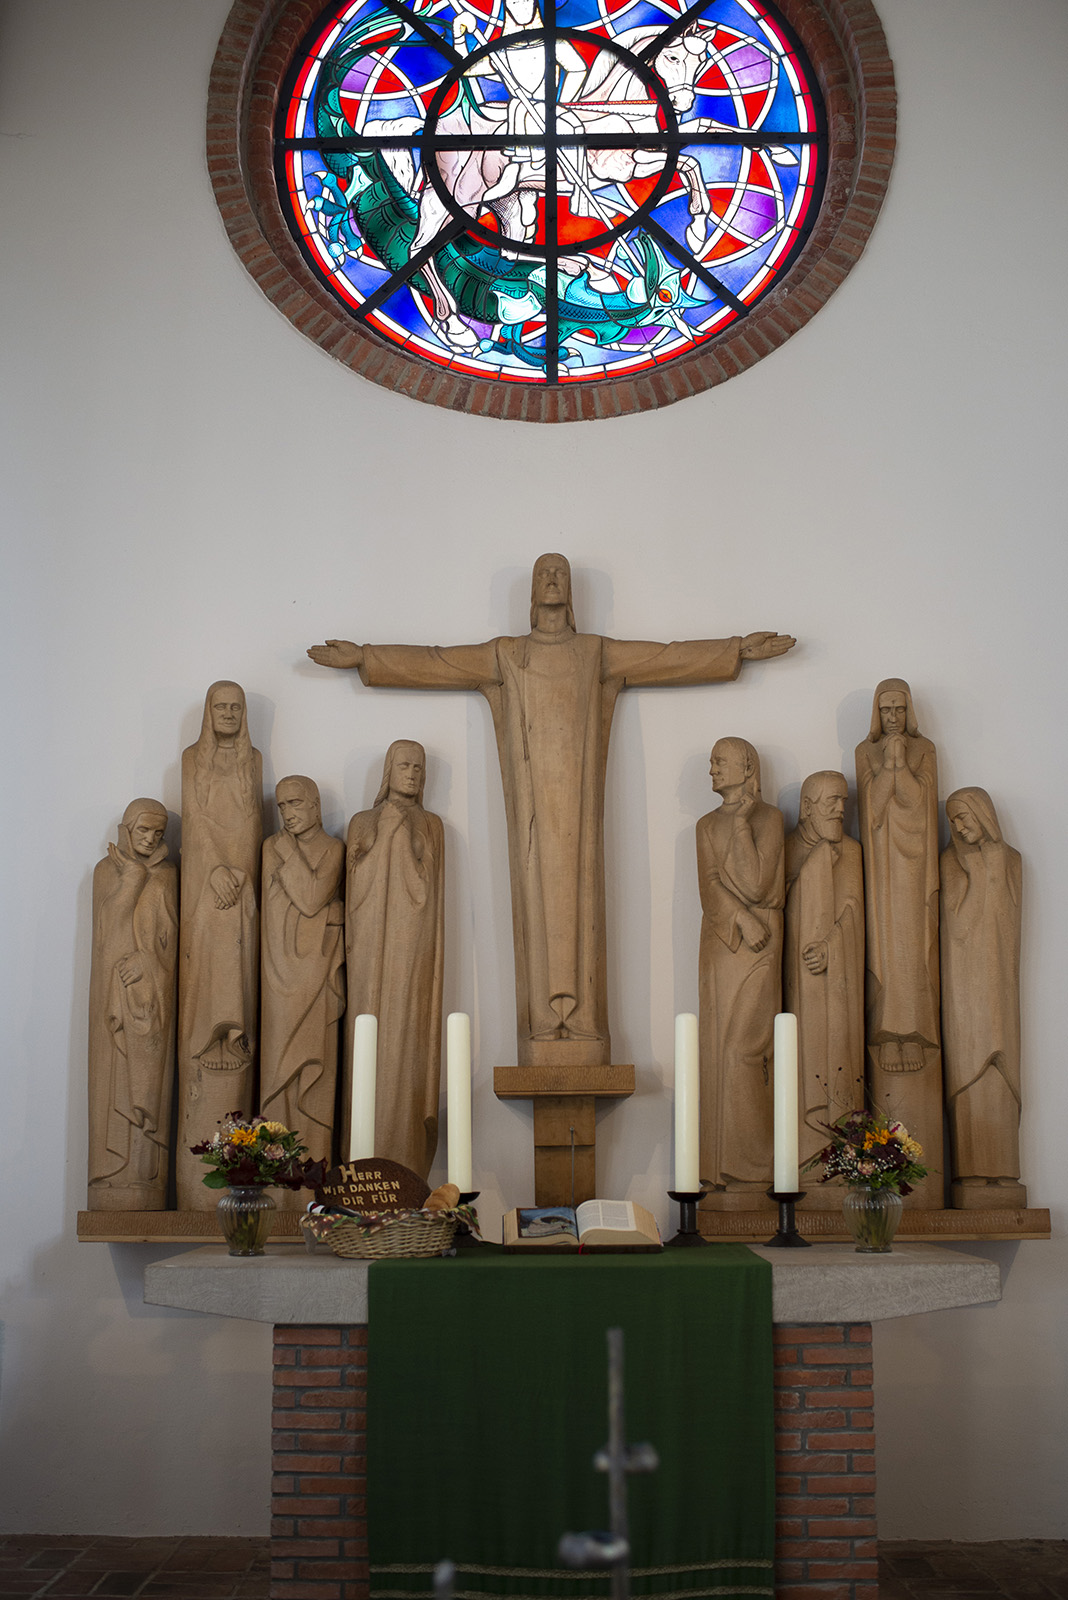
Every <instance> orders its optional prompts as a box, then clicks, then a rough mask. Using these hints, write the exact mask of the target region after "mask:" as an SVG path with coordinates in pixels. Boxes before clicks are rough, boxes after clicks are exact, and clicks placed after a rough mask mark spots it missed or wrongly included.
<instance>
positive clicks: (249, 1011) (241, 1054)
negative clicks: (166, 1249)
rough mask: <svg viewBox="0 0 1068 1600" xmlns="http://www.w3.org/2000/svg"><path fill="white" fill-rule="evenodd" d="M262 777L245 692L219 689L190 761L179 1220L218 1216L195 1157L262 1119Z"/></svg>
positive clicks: (185, 787)
mask: <svg viewBox="0 0 1068 1600" xmlns="http://www.w3.org/2000/svg"><path fill="white" fill-rule="evenodd" d="M262 839H263V766H262V762H261V759H260V753H259V751H258V750H254V749H253V748H252V743H251V741H250V739H249V733H248V720H247V713H246V708H245V691H244V690H243V689H242V688H241V686H240V684H237V683H230V682H229V681H227V680H223V681H221V682H219V683H213V684H212V686H211V688H210V689H209V690H208V693H207V696H206V698H205V701H204V718H203V723H202V725H201V730H200V738H199V739H198V740H197V742H196V744H193V745H190V746H189V748H188V749H187V750H185V751H183V753H182V879H181V883H182V928H181V958H180V962H179V978H178V1104H179V1132H178V1149H177V1157H176V1163H175V1165H176V1173H177V1182H178V1206H179V1209H180V1210H191V1211H212V1210H214V1208H215V1203H216V1196H215V1195H214V1193H213V1191H212V1190H210V1189H206V1188H205V1187H204V1184H203V1181H202V1180H203V1177H204V1165H203V1163H202V1162H201V1161H200V1160H199V1158H198V1157H197V1156H194V1155H191V1154H190V1152H189V1147H190V1145H193V1144H197V1143H199V1142H201V1141H202V1140H204V1139H210V1138H211V1136H212V1134H213V1133H214V1132H215V1128H216V1124H217V1123H218V1122H220V1121H221V1120H222V1119H223V1118H224V1117H225V1116H226V1114H227V1113H228V1112H231V1111H239V1112H241V1113H242V1115H245V1116H248V1115H250V1114H251V1111H252V1094H253V1067H254V1062H255V1055H256V1031H257V1030H256V1014H257V1004H258V997H259V967H260V959H259V877H260V845H261V843H262Z"/></svg>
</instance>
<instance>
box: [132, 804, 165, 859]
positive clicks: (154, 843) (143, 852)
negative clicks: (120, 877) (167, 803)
mask: <svg viewBox="0 0 1068 1600" xmlns="http://www.w3.org/2000/svg"><path fill="white" fill-rule="evenodd" d="M166 826H167V824H166V821H165V819H164V818H163V817H161V816H159V815H158V814H157V813H156V812H155V811H142V812H141V814H140V816H139V817H138V818H137V821H136V822H135V823H134V825H133V827H132V828H131V829H130V847H131V849H132V850H133V853H134V855H135V856H145V857H146V858H147V857H148V856H151V855H154V854H155V852H156V851H157V850H158V849H159V846H160V840H161V839H162V838H163V833H164V830H165V828H166Z"/></svg>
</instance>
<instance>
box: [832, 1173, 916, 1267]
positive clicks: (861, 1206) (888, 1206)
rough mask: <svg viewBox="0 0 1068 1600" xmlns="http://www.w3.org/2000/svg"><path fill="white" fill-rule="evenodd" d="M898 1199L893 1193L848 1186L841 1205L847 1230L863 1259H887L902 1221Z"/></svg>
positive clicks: (863, 1184)
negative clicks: (871, 1256) (867, 1256)
mask: <svg viewBox="0 0 1068 1600" xmlns="http://www.w3.org/2000/svg"><path fill="white" fill-rule="evenodd" d="M901 1210H902V1206H901V1196H900V1195H899V1194H898V1192H897V1190H896V1189H873V1188H871V1186H870V1185H869V1184H866V1183H856V1184H851V1185H850V1186H849V1188H848V1189H847V1190H846V1194H845V1199H844V1200H843V1201H842V1212H843V1214H844V1216H845V1222H846V1227H847V1228H848V1229H849V1231H850V1233H851V1234H852V1235H853V1238H854V1239H855V1240H856V1248H857V1249H858V1250H859V1251H860V1252H861V1253H862V1254H864V1255H888V1254H889V1253H890V1250H891V1249H892V1248H893V1240H894V1234H895V1233H896V1232H897V1225H898V1223H899V1222H900V1221H901Z"/></svg>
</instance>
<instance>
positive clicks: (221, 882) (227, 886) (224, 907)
mask: <svg viewBox="0 0 1068 1600" xmlns="http://www.w3.org/2000/svg"><path fill="white" fill-rule="evenodd" d="M242 876H243V874H242ZM208 881H209V883H210V884H211V887H212V892H213V894H214V895H215V905H216V907H217V908H218V910H219V911H229V909H230V907H231V906H236V904H237V902H238V900H239V899H240V898H241V878H240V877H238V875H237V874H236V873H235V872H233V871H231V869H230V868H229V867H216V868H215V869H214V870H213V872H212V874H211V877H210V878H209V880H208Z"/></svg>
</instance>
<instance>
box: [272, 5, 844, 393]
mask: <svg viewBox="0 0 1068 1600" xmlns="http://www.w3.org/2000/svg"><path fill="white" fill-rule="evenodd" d="M824 143H825V132H824V116H823V108H822V102H821V99H820V96H819V93H818V90H817V88H816V83H815V75H814V73H813V71H812V69H811V67H810V66H809V64H808V62H807V61H806V59H805V57H804V55H803V53H802V51H801V49H800V47H799V45H798V44H797V42H796V41H795V40H794V39H793V37H792V36H791V34H790V32H789V30H788V29H787V27H786V24H785V23H784V21H783V20H782V19H781V18H780V17H779V16H778V15H777V14H776V13H775V11H774V10H773V9H772V8H771V7H770V6H769V5H765V4H758V3H757V0H705V3H703V4H702V3H700V0H699V3H698V4H696V5H690V6H688V7H687V6H686V5H685V4H683V3H680V0H555V4H554V3H553V0H412V3H411V4H408V3H405V0H349V3H347V4H335V5H333V6H331V7H330V8H329V9H328V10H327V11H326V12H324V13H323V15H322V16H321V17H320V18H319V20H318V22H317V23H316V25H315V27H314V28H313V29H312V31H311V33H310V34H309V36H308V37H307V38H306V39H305V41H304V44H303V45H302V46H301V48H300V49H299V50H298V52H297V55H296V58H295V61H294V65H293V68H292V70H291V73H290V77H289V81H288V83H287V86H286V89H285V91H284V93H283V96H282V99H281V102H280V104H279V108H278V112H277V117H276V125H275V149H276V168H277V179H278V187H279V195H280V200H281V204H282V208H283V211H284V213H285V215H286V218H287V221H288V222H289V225H290V228H291V230H292V231H293V234H294V236H295V238H296V239H297V241H298V242H299V245H300V248H301V250H302V252H303V254H304V257H305V259H306V261H307V263H308V265H309V266H310V267H311V268H312V269H313V271H314V272H316V273H317V274H318V275H319V277H320V278H321V280H322V281H323V283H324V284H326V285H328V286H329V288H330V289H331V291H332V292H333V293H334V294H335V295H336V296H337V297H338V299H339V300H340V301H341V302H342V303H343V304H344V305H345V306H346V307H347V308H348V310H349V311H350V312H351V314H352V315H353V316H354V317H356V318H358V319H359V320H360V321H361V322H364V323H365V324H366V326H367V327H368V328H370V329H373V330H374V331H375V332H376V333H377V334H379V335H380V336H381V337H382V338H384V339H387V340H389V341H391V342H392V343H394V344H396V345H397V346H399V347H401V348H402V349H404V350H405V351H406V352H408V353H410V354H414V355H417V356H419V357H421V358H422V359H423V360H425V361H429V362H433V363H435V364H437V365H439V366H442V367H447V368H449V369H451V370H452V371H453V372H455V373H458V374H460V373H462V374H466V375H469V376H471V377H481V378H491V379H495V380H498V381H500V382H504V383H510V384H512V383H519V384H540V385H555V384H559V385H568V384H576V383H589V382H591V381H596V380H602V379H604V378H617V377H623V376H628V377H629V376H634V375H636V374H640V373H643V372H647V371H649V370H650V369H652V368H655V367H657V366H659V365H661V364H662V363H665V362H671V361H674V360H675V359H676V358H678V357H679V356H681V355H684V354H687V353H689V352H692V351H693V350H694V349H695V348H696V347H698V346H700V345H702V344H704V343H705V342H707V341H708V340H710V339H713V338H715V336H716V335H717V334H719V333H721V332H723V330H724V329H726V328H727V327H729V326H730V325H731V324H732V323H733V322H735V321H736V320H737V319H738V318H739V317H741V316H744V315H745V314H746V312H747V311H748V310H749V308H750V307H752V306H753V305H755V304H756V303H757V301H759V300H760V298H761V297H762V296H763V295H765V294H766V293H767V292H768V290H769V289H770V288H771V286H772V285H773V284H774V283H775V281H776V279H777V278H778V276H779V275H780V274H781V273H782V272H783V271H784V270H785V269H787V268H788V267H789V265H790V262H791V261H792V260H793V258H794V257H795V255H796V254H797V252H798V250H799V248H800V246H801V244H802V243H803V241H804V239H805V237H806V235H807V233H808V231H809V229H810V227H811V225H812V222H813V220H814V219H815V216H816V214H817V212H818V208H819V201H820V195H821V190H822V181H823V172H824V166H825V150H824Z"/></svg>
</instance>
